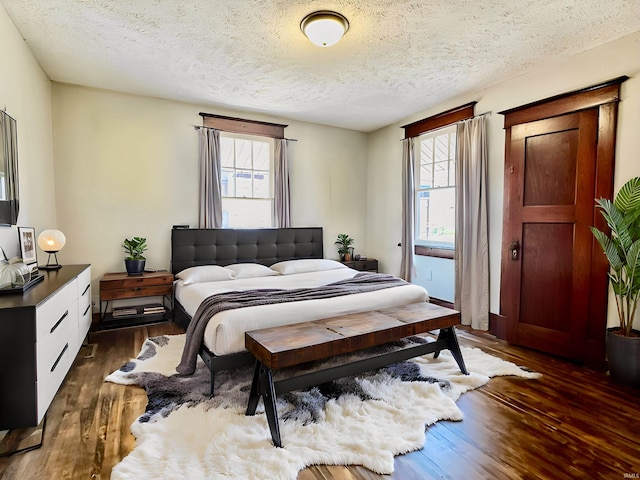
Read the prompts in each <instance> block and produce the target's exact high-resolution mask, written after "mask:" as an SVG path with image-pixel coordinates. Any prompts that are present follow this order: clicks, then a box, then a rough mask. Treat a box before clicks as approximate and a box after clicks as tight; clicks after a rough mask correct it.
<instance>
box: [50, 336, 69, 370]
mask: <svg viewBox="0 0 640 480" xmlns="http://www.w3.org/2000/svg"><path fill="white" fill-rule="evenodd" d="M67 348H69V344H68V343H65V345H64V348H63V349H62V351H61V352H60V355H58V358H56V361H55V362H54V364H53V366H52V367H51V371H52V372H53V371H54V370H55V369H56V367H57V366H58V363H59V362H60V359H61V358H62V356H63V355H64V352H66V351H67Z"/></svg>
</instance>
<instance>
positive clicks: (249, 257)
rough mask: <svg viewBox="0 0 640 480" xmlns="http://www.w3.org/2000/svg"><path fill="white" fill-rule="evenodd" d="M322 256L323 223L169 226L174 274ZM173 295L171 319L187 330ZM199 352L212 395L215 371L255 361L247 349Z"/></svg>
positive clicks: (186, 317)
mask: <svg viewBox="0 0 640 480" xmlns="http://www.w3.org/2000/svg"><path fill="white" fill-rule="evenodd" d="M323 257H324V249H323V241H322V227H304V228H265V229H226V228H225V229H219V228H214V229H202V228H174V229H173V230H171V272H172V273H173V274H174V275H176V274H177V273H179V272H181V271H182V270H184V269H186V268H189V267H196V266H200V265H220V266H225V265H231V264H233V263H260V264H262V265H266V266H271V265H273V264H274V263H277V262H281V261H284V260H296V259H303V258H323ZM173 298H174V309H173V311H174V321H175V322H176V323H177V324H178V325H180V326H181V327H182V328H184V329H185V330H186V328H187V326H188V325H189V322H190V321H191V316H190V315H189V314H188V313H187V312H186V311H185V309H184V307H183V306H182V305H180V303H179V302H178V301H176V300H175V292H174V295H173ZM200 356H201V357H202V359H203V360H204V363H205V364H206V365H207V367H208V368H209V371H210V372H211V395H213V389H214V379H215V372H217V371H219V370H226V369H229V368H236V367H240V366H243V365H250V364H252V363H254V361H255V358H254V357H253V356H252V355H251V354H250V353H249V352H247V351H245V352H240V353H234V354H230V355H220V356H218V355H215V354H213V353H212V352H211V351H209V349H207V348H206V347H205V346H204V345H203V346H202V348H201V349H200Z"/></svg>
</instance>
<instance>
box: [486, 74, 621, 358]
mask: <svg viewBox="0 0 640 480" xmlns="http://www.w3.org/2000/svg"><path fill="white" fill-rule="evenodd" d="M628 78H629V77H627V76H621V77H618V78H615V79H612V80H609V81H607V82H604V83H600V84H597V85H593V86H591V87H587V88H584V89H580V90H575V91H572V92H569V93H565V94H562V95H557V96H554V97H550V98H547V99H543V100H540V101H537V102H533V103H529V104H526V105H523V106H520V107H515V108H512V109H509V110H504V111H501V112H499V113H500V114H501V115H504V116H505V118H504V128H505V171H504V195H503V198H504V205H503V212H504V218H503V230H502V232H503V233H502V244H501V248H502V250H501V282H500V315H496V316H495V317H494V318H495V320H496V325H495V329H492V330H493V331H494V332H495V335H496V336H497V337H498V338H501V339H507V337H509V336H510V335H508V333H510V332H508V325H509V322H508V319H506V317H504V313H503V312H504V302H505V301H506V300H505V299H507V298H512V296H513V295H520V292H517V291H514V290H515V288H514V286H510V285H503V282H502V279H504V278H505V277H506V273H505V272H506V268H507V262H508V261H509V257H508V254H507V252H508V249H509V244H510V242H511V239H510V237H509V232H510V230H511V228H510V225H511V219H510V218H509V212H510V210H511V209H510V208H509V206H510V201H511V198H510V195H509V193H510V192H511V191H512V189H511V179H512V178H513V176H512V175H511V174H510V170H509V168H510V167H509V165H510V155H511V152H510V150H511V127H512V126H514V125H519V124H523V123H529V122H534V121H537V120H544V119H548V118H551V117H556V116H560V115H565V114H568V113H574V112H578V111H581V110H585V109H590V108H597V109H598V125H597V130H598V142H597V147H596V148H597V151H596V183H595V195H594V204H593V215H592V225H594V226H596V227H597V228H599V229H601V230H603V231H606V229H607V225H606V222H605V221H604V219H603V218H602V215H600V214H599V213H598V211H597V209H596V205H595V198H600V197H604V198H612V196H613V172H614V164H615V144H616V126H617V114H618V102H619V101H620V85H621V84H622V82H624V81H625V80H627V79H628ZM608 271H609V263H608V262H607V260H606V257H605V256H604V254H603V253H602V251H601V250H600V249H599V248H598V247H597V243H596V242H595V240H593V241H592V248H591V277H590V280H589V283H590V292H591V293H592V294H591V295H589V305H588V312H589V313H588V319H587V323H586V324H587V331H586V332H585V333H586V335H585V336H586V342H585V349H586V351H585V364H586V365H587V366H589V367H591V368H595V369H603V368H604V367H605V365H606V363H605V333H606V325H607V299H608V293H609V288H608V285H609V283H608V277H607V273H608Z"/></svg>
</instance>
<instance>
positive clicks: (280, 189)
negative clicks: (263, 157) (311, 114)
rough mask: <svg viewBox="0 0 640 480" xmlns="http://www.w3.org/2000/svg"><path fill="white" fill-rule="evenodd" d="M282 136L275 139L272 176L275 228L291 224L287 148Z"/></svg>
mask: <svg viewBox="0 0 640 480" xmlns="http://www.w3.org/2000/svg"><path fill="white" fill-rule="evenodd" d="M287 142H288V141H287V140H286V139H284V138H282V139H278V140H276V152H275V165H274V167H275V168H274V170H275V178H274V186H275V191H274V201H273V206H274V213H275V214H274V216H273V217H274V220H275V226H276V228H285V227H290V226H291V187H290V185H289V148H288V143H287Z"/></svg>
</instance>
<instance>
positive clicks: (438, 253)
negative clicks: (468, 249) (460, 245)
mask: <svg viewBox="0 0 640 480" xmlns="http://www.w3.org/2000/svg"><path fill="white" fill-rule="evenodd" d="M414 250H415V254H416V255H421V256H423V257H437V258H450V259H452V260H453V255H454V253H455V250H451V249H448V248H434V247H425V246H424V245H416V246H415V247H414Z"/></svg>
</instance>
